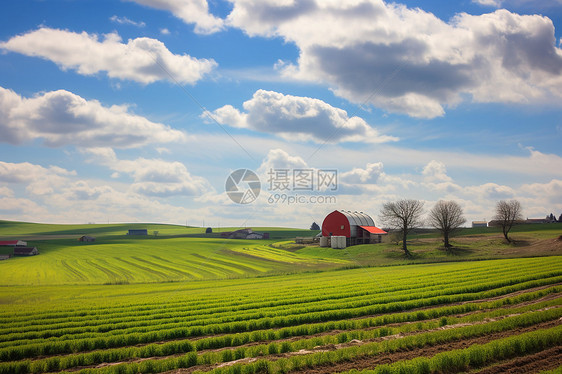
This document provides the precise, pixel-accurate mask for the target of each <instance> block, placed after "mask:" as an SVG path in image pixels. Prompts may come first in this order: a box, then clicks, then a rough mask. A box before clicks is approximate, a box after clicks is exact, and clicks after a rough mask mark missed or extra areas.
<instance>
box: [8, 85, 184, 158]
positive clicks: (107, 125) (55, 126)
mask: <svg viewBox="0 0 562 374" xmlns="http://www.w3.org/2000/svg"><path fill="white" fill-rule="evenodd" d="M0 132H1V133H2V137H1V138H0V139H1V140H0V141H2V142H6V143H10V144H20V143H23V142H25V141H31V140H34V139H42V140H43V142H44V143H45V144H46V145H47V146H49V147H59V146H63V145H67V144H74V145H79V146H82V147H96V146H101V145H103V146H113V147H121V148H131V147H138V146H141V145H145V144H148V143H167V142H179V141H183V140H185V139H186V135H185V134H184V133H183V132H181V131H178V130H173V129H171V128H170V127H168V126H166V125H163V124H160V123H155V122H151V121H149V120H148V119H146V118H144V117H141V116H138V115H135V114H132V113H130V112H129V110H128V108H127V107H126V106H118V105H114V106H111V107H105V106H103V105H102V104H101V103H100V102H98V101H96V100H86V99H84V98H82V97H80V96H78V95H75V94H73V93H71V92H68V91H65V90H58V91H51V92H45V93H41V94H38V95H37V96H34V97H31V98H25V97H21V96H20V95H18V94H17V93H15V92H14V91H12V90H9V89H5V88H3V87H0Z"/></svg>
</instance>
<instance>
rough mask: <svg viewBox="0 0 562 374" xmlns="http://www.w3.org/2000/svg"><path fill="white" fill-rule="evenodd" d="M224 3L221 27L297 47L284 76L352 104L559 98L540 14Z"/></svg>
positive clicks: (420, 108) (559, 81) (550, 30)
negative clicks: (445, 16)
mask: <svg viewBox="0 0 562 374" xmlns="http://www.w3.org/2000/svg"><path fill="white" fill-rule="evenodd" d="M233 3H234V8H233V10H232V12H231V14H230V15H229V16H228V23H229V24H230V25H232V26H234V27H238V28H241V29H242V30H244V31H245V32H246V33H247V34H248V35H251V36H254V35H260V36H267V37H282V38H283V39H284V40H285V41H287V42H292V43H294V44H295V45H296V46H297V47H298V48H299V50H300V55H299V60H298V62H297V64H296V65H289V66H286V67H285V70H284V72H285V74H286V75H290V76H291V77H293V78H297V79H303V80H311V81H317V82H322V83H325V84H328V85H330V86H331V87H332V88H333V89H334V92H335V93H336V94H338V95H340V96H342V97H344V98H346V99H348V100H351V101H353V102H356V103H364V102H369V103H371V104H373V105H374V106H377V107H380V108H383V109H386V110H387V111H389V112H396V113H406V114H408V115H410V116H414V117H423V118H433V117H437V116H442V115H443V114H444V113H445V109H446V108H447V107H452V106H455V105H457V104H458V103H459V102H461V101H462V100H465V99H467V98H468V99H472V100H474V101H477V102H499V103H525V104H527V103H544V102H550V103H557V102H559V101H560V98H562V88H561V87H562V74H561V72H562V50H561V49H560V48H558V47H557V46H556V40H555V36H554V35H555V34H554V25H553V23H552V21H551V20H550V19H548V18H546V17H543V16H540V15H518V14H515V13H511V12H509V11H507V10H505V9H500V10H497V11H495V12H493V13H490V14H483V15H479V16H472V15H469V14H465V13H462V14H458V15H457V16H456V17H454V18H453V19H452V20H450V21H449V22H445V21H443V20H441V19H439V18H438V17H436V16H435V15H433V14H432V13H428V12H425V11H423V10H421V9H419V8H415V9H410V8H407V7H406V6H404V5H400V4H395V3H384V2H383V1H382V0H363V1H355V2H339V1H320V0H295V1H285V2H279V1H263V0H233Z"/></svg>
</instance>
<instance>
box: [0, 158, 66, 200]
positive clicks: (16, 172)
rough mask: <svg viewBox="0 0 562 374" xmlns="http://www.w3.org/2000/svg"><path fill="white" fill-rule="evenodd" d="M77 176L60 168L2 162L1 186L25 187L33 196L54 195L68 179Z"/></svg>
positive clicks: (0, 170) (0, 162)
mask: <svg viewBox="0 0 562 374" xmlns="http://www.w3.org/2000/svg"><path fill="white" fill-rule="evenodd" d="M75 175H76V172H75V171H73V170H66V169H63V168H60V167H58V166H49V167H48V168H45V167H43V166H41V165H35V164H31V163H29V162H22V163H10V162H3V161H0V184H4V185H6V184H16V185H18V184H20V185H25V186H26V187H25V190H26V191H27V192H28V193H30V194H33V195H39V196H41V195H49V194H52V193H54V192H55V191H56V190H57V189H60V188H62V187H64V186H65V185H66V184H67V181H68V177H71V176H75ZM4 187H5V186H4Z"/></svg>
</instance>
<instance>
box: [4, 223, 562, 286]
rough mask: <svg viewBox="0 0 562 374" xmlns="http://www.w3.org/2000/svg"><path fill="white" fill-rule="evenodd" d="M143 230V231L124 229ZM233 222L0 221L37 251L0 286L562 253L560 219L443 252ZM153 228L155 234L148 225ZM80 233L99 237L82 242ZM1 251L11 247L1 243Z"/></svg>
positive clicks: (466, 236) (456, 241)
mask: <svg viewBox="0 0 562 374" xmlns="http://www.w3.org/2000/svg"><path fill="white" fill-rule="evenodd" d="M129 229H147V230H148V232H149V235H148V236H144V237H141V236H128V235H126V233H127V230H129ZM235 229H237V228H221V229H216V228H215V229H214V230H213V231H214V232H213V233H212V234H205V228H201V227H185V226H178V225H163V224H150V223H135V224H101V225H100V224H88V225H47V224H36V223H23V222H9V221H0V238H3V239H6V238H13V239H21V240H27V241H28V244H29V245H31V246H37V247H38V248H39V250H40V253H41V254H40V255H39V256H34V257H18V258H12V259H9V260H6V261H0V285H61V284H126V283H146V282H151V283H152V282H170V281H189V280H205V279H225V278H246V277H255V276H264V275H273V274H285V273H295V272H304V271H318V270H327V269H335V268H346V267H364V266H381V265H403V264H412V263H430V262H449V261H466V260H482V259H496V258H513V257H532V256H546V255H561V254H562V241H560V240H557V238H558V237H559V236H560V235H562V224H561V225H558V224H552V225H521V226H517V227H515V228H514V229H513V233H512V237H513V239H514V240H515V242H514V243H512V244H507V243H506V242H505V241H504V240H503V238H502V236H501V233H500V232H499V229H497V228H478V229H463V230H462V231H460V232H459V233H458V235H457V236H455V237H454V238H453V239H452V244H453V246H454V247H453V249H452V250H450V251H445V250H444V249H443V248H442V244H441V241H440V238H439V235H438V234H437V233H435V232H428V231H422V232H420V233H417V234H415V235H412V236H411V240H409V242H408V246H409V248H410V250H411V251H412V253H413V258H404V256H403V253H402V251H401V250H400V245H398V244H397V243H393V242H390V243H385V244H377V245H358V246H353V247H349V248H346V249H344V250H334V249H331V248H319V247H317V246H297V245H295V244H294V243H293V239H294V238H295V237H296V236H311V235H314V234H316V233H317V232H316V231H310V230H299V229H288V228H274V227H258V228H253V229H254V230H255V231H259V232H268V233H270V238H271V239H270V240H257V241H256V240H234V239H225V238H221V237H220V233H221V232H225V231H232V230H235ZM154 231H158V235H157V236H154V235H153V232H154ZM81 235H91V236H94V237H95V238H96V241H95V242H94V243H81V242H78V240H77V239H78V238H79V237H80V236H81ZM1 251H3V252H4V253H7V252H10V251H11V249H9V248H4V249H1Z"/></svg>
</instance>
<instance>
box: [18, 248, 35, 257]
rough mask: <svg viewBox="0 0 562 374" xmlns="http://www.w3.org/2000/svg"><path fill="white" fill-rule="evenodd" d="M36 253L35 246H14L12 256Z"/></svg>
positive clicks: (33, 254)
mask: <svg viewBox="0 0 562 374" xmlns="http://www.w3.org/2000/svg"><path fill="white" fill-rule="evenodd" d="M38 254H39V251H38V250H37V247H19V246H18V247H14V256H35V255H38Z"/></svg>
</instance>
